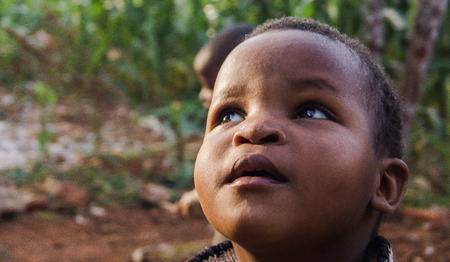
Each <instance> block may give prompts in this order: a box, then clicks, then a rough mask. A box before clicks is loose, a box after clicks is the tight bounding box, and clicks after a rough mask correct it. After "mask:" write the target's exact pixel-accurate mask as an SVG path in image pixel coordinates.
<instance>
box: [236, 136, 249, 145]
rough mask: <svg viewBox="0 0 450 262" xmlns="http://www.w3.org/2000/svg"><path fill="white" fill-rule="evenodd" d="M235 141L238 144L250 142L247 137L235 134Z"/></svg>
mask: <svg viewBox="0 0 450 262" xmlns="http://www.w3.org/2000/svg"><path fill="white" fill-rule="evenodd" d="M235 142H236V143H237V144H238V145H240V144H247V143H251V141H250V140H248V139H247V138H245V137H243V136H237V137H236V138H235Z"/></svg>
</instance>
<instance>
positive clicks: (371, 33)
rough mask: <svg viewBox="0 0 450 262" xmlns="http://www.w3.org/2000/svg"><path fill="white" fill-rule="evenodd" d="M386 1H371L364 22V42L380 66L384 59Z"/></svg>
mask: <svg viewBox="0 0 450 262" xmlns="http://www.w3.org/2000/svg"><path fill="white" fill-rule="evenodd" d="M385 4H386V3H385V0H370V1H369V5H368V10H367V16H366V19H365V21H364V40H365V43H366V45H367V47H368V48H369V49H370V51H371V52H372V56H373V58H374V59H375V61H377V62H378V63H379V64H381V61H382V57H383V43H384V12H383V10H384V6H385Z"/></svg>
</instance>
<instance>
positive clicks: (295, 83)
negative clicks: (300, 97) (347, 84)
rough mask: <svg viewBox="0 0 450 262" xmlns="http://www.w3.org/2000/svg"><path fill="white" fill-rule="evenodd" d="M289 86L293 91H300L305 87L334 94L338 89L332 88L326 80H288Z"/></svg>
mask: <svg viewBox="0 0 450 262" xmlns="http://www.w3.org/2000/svg"><path fill="white" fill-rule="evenodd" d="M287 81H288V83H289V86H291V87H292V88H293V89H302V88H304V87H305V86H307V87H309V88H313V89H318V90H329V91H331V92H333V93H335V94H338V93H339V91H338V89H337V88H336V87H335V86H333V85H332V84H330V83H328V82H327V81H326V80H323V79H296V78H292V79H288V80H287Z"/></svg>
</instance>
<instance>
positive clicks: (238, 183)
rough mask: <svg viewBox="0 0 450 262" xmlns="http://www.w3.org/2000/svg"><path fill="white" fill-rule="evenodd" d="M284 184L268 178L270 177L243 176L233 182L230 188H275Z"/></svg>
mask: <svg viewBox="0 0 450 262" xmlns="http://www.w3.org/2000/svg"><path fill="white" fill-rule="evenodd" d="M280 184H282V182H280V181H278V180H275V179H272V178H268V177H260V176H243V177H240V178H238V179H236V180H234V181H233V182H231V184H230V186H232V187H264V186H275V185H280Z"/></svg>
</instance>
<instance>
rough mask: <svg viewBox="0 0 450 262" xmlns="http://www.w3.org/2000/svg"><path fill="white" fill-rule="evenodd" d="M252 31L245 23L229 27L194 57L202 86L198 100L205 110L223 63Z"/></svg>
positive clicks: (250, 26) (251, 27)
mask: <svg viewBox="0 0 450 262" xmlns="http://www.w3.org/2000/svg"><path fill="white" fill-rule="evenodd" d="M253 29H255V26H254V25H251V24H246V23H240V24H236V25H233V26H230V27H228V28H226V29H224V30H222V31H220V32H219V33H218V34H217V35H216V36H215V37H214V38H213V39H211V40H210V41H209V42H208V43H206V44H205V45H204V46H203V47H202V48H201V49H200V51H199V52H198V53H197V55H196V56H195V60H194V69H195V72H196V74H197V76H198V78H199V80H200V82H201V84H202V89H201V90H200V94H199V98H200V100H201V101H202V103H203V106H204V107H205V108H208V107H209V104H210V103H211V96H212V90H213V89H214V83H215V82H216V78H217V74H218V73H219V69H220V66H222V63H223V61H224V60H225V58H226V57H227V56H228V54H229V53H230V52H231V50H233V48H235V47H236V46H237V45H238V44H240V43H241V42H242V41H243V40H244V39H245V36H246V35H247V34H250V33H251V32H252V31H253Z"/></svg>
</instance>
